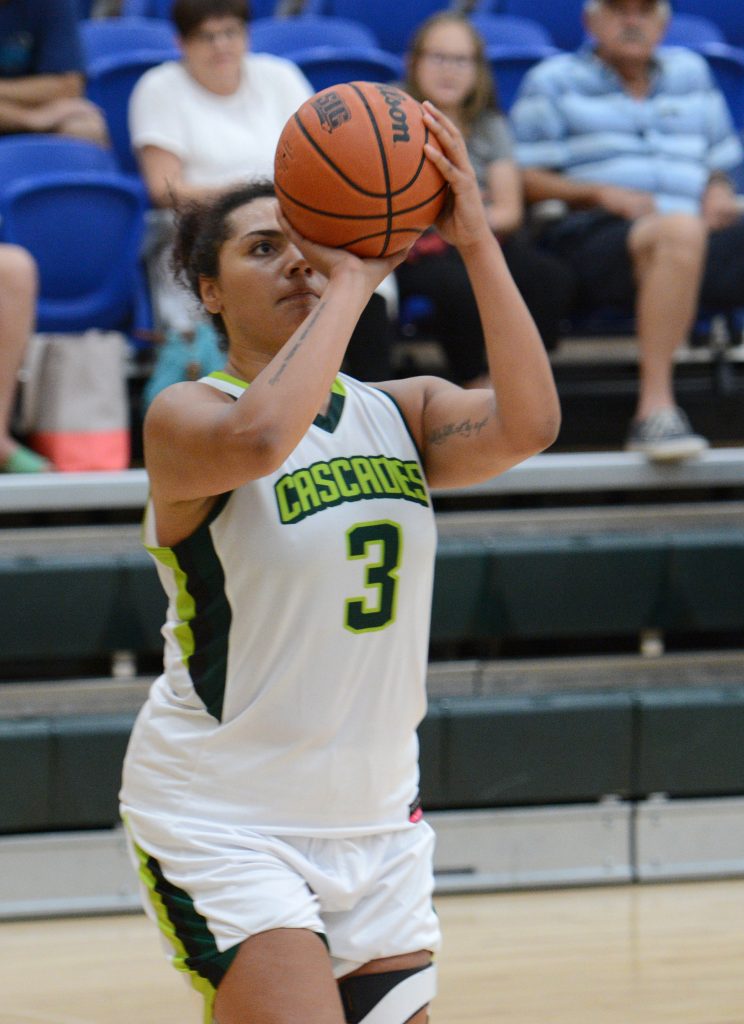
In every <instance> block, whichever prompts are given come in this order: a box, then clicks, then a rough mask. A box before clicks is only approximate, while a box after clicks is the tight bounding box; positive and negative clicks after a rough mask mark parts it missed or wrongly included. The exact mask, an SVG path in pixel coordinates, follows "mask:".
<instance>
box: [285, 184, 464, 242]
mask: <svg viewBox="0 0 744 1024" xmlns="http://www.w3.org/2000/svg"><path fill="white" fill-rule="evenodd" d="M274 185H275V188H276V190H277V192H281V194H282V195H283V196H285V197H286V198H287V199H288V200H289V201H290V202H291V203H294V205H295V206H298V207H299V208H300V209H301V210H305V211H306V212H307V213H319V214H321V215H322V216H323V217H329V218H331V219H333V220H381V219H383V218H385V217H386V216H387V215H386V214H384V213H336V212H335V211H334V210H324V209H322V208H321V207H319V206H310V205H309V203H303V202H302V201H301V200H299V199H295V197H294V196H293V195H292V193H291V192H288V191H287V190H286V188H283V187H282V185H280V184H279V182H275V183H274ZM446 188H447V183H446V182H444V184H443V185H441V186H440V187H439V188H438V189H437V190H436V192H432V194H431V195H430V196H428V197H427V198H426V199H422V200H421V202H420V203H415V204H414V205H413V206H404V207H403V208H402V209H400V210H395V211H393V221H395V218H396V217H400V216H402V215H403V214H406V213H413V212H414V211H415V210H420V209H421V208H422V207H423V206H428V205H429V203H431V202H432V201H433V200H434V199H436V198H437V196H438V195H441V193H442V192H443V191H444V190H445V189H446ZM395 195H398V193H397V192H396V193H395ZM427 226H428V225H427ZM421 230H422V231H423V230H424V228H422V229H421Z"/></svg>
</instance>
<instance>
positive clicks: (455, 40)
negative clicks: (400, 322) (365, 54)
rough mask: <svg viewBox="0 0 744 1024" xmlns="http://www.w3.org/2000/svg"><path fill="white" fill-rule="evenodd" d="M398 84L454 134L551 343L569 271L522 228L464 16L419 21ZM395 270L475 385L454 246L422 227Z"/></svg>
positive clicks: (507, 147)
mask: <svg viewBox="0 0 744 1024" xmlns="http://www.w3.org/2000/svg"><path fill="white" fill-rule="evenodd" d="M403 88H404V89H405V90H406V91H407V92H408V93H410V94H411V95H412V96H413V97H414V98H415V99H417V100H419V101H421V100H425V99H428V100H431V102H432V103H434V104H435V105H436V106H437V107H438V108H439V109H440V110H442V111H443V112H444V113H445V114H446V115H447V116H448V117H449V118H450V119H451V120H452V121H454V123H455V124H456V125H457V127H458V128H459V129H460V131H461V132H462V134H463V136H464V138H465V141H466V143H467V148H468V155H469V157H470V161H471V163H472V164H473V167H474V169H475V172H476V176H477V179H478V184H479V185H480V188H481V193H482V195H483V199H484V202H485V206H486V213H487V216H488V222H489V224H490V226H491V230H492V231H493V232H494V234H495V235H496V236H497V238H498V239H499V241H500V243H501V246H502V249H503V252H504V257H505V259H506V262H507V265H508V266H509V270H510V271H511V274H512V277H513V278H514V280H515V282H516V284H517V287H518V288H519V290H520V292H521V293H522V297H523V298H524V300H525V302H526V304H527V306H528V308H529V310H530V312H531V313H532V316H533V318H534V320H535V322H536V324H537V327H538V330H539V332H540V335H541V337H542V339H543V343H544V344H545V347H546V348H548V349H550V348H554V347H555V345H556V344H557V342H558V338H559V334H560V327H561V321H562V319H563V318H564V317H565V316H566V314H567V313H568V311H569V309H570V306H571V303H572V300H573V295H574V289H575V284H574V277H573V273H572V271H571V270H570V269H569V267H568V266H567V265H566V264H564V263H563V262H562V261H560V260H558V259H557V258H556V257H554V256H553V255H551V254H548V253H545V252H543V251H542V250H541V249H539V248H537V246H536V245H535V244H534V243H533V242H532V240H531V239H530V237H529V234H528V232H527V230H526V228H524V226H523V221H524V205H523V200H522V187H521V179H520V173H519V168H518V167H517V165H516V163H515V161H514V158H513V155H512V142H511V136H510V132H509V127H508V123H507V120H506V117H505V115H504V113H503V112H502V111H501V110H500V108H499V105H498V99H497V92H496V86H495V83H494V79H493V75H492V73H491V68H490V65H489V63H488V59H487V56H486V53H485V46H484V43H483V39H482V37H481V36H480V34H479V33H478V31H477V29H476V28H475V27H474V26H473V25H472V24H471V23H470V21H469V20H468V19H467V17H465V16H464V15H459V14H453V13H451V12H443V13H440V14H435V15H433V16H432V17H431V18H428V19H427V20H426V21H425V22H423V24H422V25H421V27H420V28H419V30H418V32H417V33H416V35H415V36H414V38H413V41H412V44H411V47H410V50H409V53H408V57H407V78H406V81H405V82H404V84H403ZM396 276H397V278H398V288H399V292H400V298H401V301H403V300H404V299H405V298H406V297H408V296H411V295H420V296H425V297H427V298H428V299H430V300H431V302H432V304H433V307H434V311H435V312H434V319H433V324H432V328H433V331H434V333H435V334H436V336H437V338H438V339H439V340H440V342H441V344H442V347H443V348H444V350H445V353H446V356H447V359H448V362H449V374H450V376H451V377H452V379H453V380H454V381H455V382H456V383H458V384H464V385H469V384H472V385H474V386H477V385H480V383H481V381H482V377H483V373H484V367H485V363H484V349H483V337H482V332H481V329H480V322H479V318H478V314H477V310H476V307H475V301H474V299H473V294H472V289H471V287H470V282H469V280H468V277H467V274H466V273H465V269H464V267H463V265H462V261H461V259H460V257H459V255H458V254H457V252H456V251H455V250H454V249H453V248H452V247H451V246H448V245H446V244H445V243H444V242H443V241H442V240H441V239H440V238H439V237H438V235H437V234H436V233H435V232H433V231H431V232H428V233H427V234H426V235H424V236H423V238H422V239H421V240H420V242H419V243H417V244H416V245H415V246H414V247H413V250H412V252H411V254H410V255H409V258H408V259H407V260H406V262H405V263H403V264H402V265H401V266H400V267H398V270H397V272H396Z"/></svg>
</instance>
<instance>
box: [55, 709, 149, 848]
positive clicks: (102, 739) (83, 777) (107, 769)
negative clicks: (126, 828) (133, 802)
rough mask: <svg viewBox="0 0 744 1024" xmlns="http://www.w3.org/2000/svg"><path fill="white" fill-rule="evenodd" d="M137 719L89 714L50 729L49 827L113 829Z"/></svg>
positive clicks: (58, 723)
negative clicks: (127, 748) (127, 754)
mask: <svg viewBox="0 0 744 1024" xmlns="http://www.w3.org/2000/svg"><path fill="white" fill-rule="evenodd" d="M133 724H134V716H133V715H122V714H117V715H89V716H85V717H74V718H69V719H67V718H61V719H56V720H55V721H53V722H52V723H51V724H50V734H49V738H50V744H51V756H50V777H49V786H50V799H49V803H50V807H49V822H48V824H47V828H48V829H50V830H52V831H53V830H55V829H69V828H75V829H89V828H111V827H112V826H113V825H115V824H117V822H118V820H119V809H118V792H119V786H120V783H121V767H122V763H123V761H124V754H125V752H126V747H127V743H128V741H129V734H130V733H131V731H132V726H133Z"/></svg>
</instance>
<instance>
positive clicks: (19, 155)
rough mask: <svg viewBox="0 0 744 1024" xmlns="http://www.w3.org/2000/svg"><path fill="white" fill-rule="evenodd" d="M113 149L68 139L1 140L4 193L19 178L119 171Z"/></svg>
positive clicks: (28, 137) (26, 137) (0, 171)
mask: <svg viewBox="0 0 744 1024" xmlns="http://www.w3.org/2000/svg"><path fill="white" fill-rule="evenodd" d="M117 169H118V168H117V162H116V156H115V155H114V153H113V152H112V150H110V149H104V148H103V147H102V146H97V145H96V144H95V143H94V142H86V141H85V140H84V139H73V138H71V137H69V136H64V135H45V134H39V135H25V134H24V135H2V136H0V191H2V189H3V188H5V186H6V185H8V184H10V183H11V182H13V181H16V180H17V179H18V178H27V177H36V176H37V175H38V174H39V173H41V172H44V173H46V172H48V171H115V170H117Z"/></svg>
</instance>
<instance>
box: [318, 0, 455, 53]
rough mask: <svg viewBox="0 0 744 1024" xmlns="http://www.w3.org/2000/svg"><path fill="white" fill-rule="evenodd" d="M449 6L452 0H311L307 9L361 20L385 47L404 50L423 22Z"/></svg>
mask: <svg viewBox="0 0 744 1024" xmlns="http://www.w3.org/2000/svg"><path fill="white" fill-rule="evenodd" d="M449 7H450V3H449V0H371V2H369V3H361V2H360V0H307V3H306V6H305V10H306V11H307V12H308V13H312V14H332V15H335V16H336V17H340V18H349V19H351V20H352V21H359V22H361V23H362V24H364V25H367V26H368V27H369V28H370V29H372V31H373V32H374V34H375V36H376V37H377V40H378V43H379V45H380V46H381V47H382V49H383V50H387V51H388V53H397V54H402V53H404V52H405V51H406V49H407V48H408V43H409V41H410V38H411V36H412V35H413V33H414V32H415V30H416V29H417V28H418V26H419V25H420V24H421V22H422V21H425V20H426V18H428V17H429V16H430V15H432V14H436V13H437V12H438V11H442V10H447V9H448V8H449Z"/></svg>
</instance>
